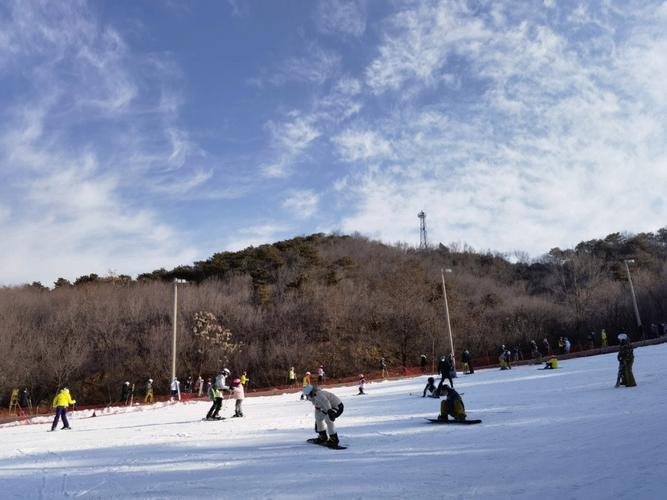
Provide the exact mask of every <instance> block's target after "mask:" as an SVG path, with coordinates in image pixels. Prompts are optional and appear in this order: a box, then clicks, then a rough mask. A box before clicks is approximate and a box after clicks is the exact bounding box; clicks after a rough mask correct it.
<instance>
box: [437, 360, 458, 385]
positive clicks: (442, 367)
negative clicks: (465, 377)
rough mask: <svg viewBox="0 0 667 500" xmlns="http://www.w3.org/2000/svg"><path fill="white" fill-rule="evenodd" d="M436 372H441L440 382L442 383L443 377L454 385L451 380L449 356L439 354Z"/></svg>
mask: <svg viewBox="0 0 667 500" xmlns="http://www.w3.org/2000/svg"><path fill="white" fill-rule="evenodd" d="M438 373H439V374H442V378H441V379H440V383H441V384H442V383H444V381H445V379H448V380H449V383H450V384H451V385H452V387H453V386H454V382H452V365H451V362H450V360H449V356H444V355H443V356H440V361H439V362H438Z"/></svg>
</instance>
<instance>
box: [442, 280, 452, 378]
mask: <svg viewBox="0 0 667 500" xmlns="http://www.w3.org/2000/svg"><path fill="white" fill-rule="evenodd" d="M445 271H447V272H448V273H451V272H452V270H451V269H443V268H442V267H441V268H440V274H441V275H442V296H443V297H444V299H445V316H446V318H447V333H449V348H450V350H451V353H452V362H453V363H452V369H454V371H456V357H455V355H454V338H453V337H452V325H451V323H450V321H449V304H448V302H447V287H446V286H445Z"/></svg>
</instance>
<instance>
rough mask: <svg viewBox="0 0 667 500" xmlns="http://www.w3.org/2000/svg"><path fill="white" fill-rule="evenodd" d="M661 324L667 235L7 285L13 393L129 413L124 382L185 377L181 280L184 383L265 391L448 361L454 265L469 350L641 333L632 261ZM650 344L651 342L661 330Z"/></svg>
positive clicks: (298, 257) (347, 245)
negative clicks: (291, 373)
mask: <svg viewBox="0 0 667 500" xmlns="http://www.w3.org/2000/svg"><path fill="white" fill-rule="evenodd" d="M631 259H632V260H634V263H632V264H630V268H629V269H630V270H631V272H632V277H633V280H634V283H635V287H636V292H637V302H638V305H639V311H640V314H641V318H642V321H643V323H644V324H645V325H650V324H651V323H662V322H663V321H666V320H667V303H666V301H665V299H666V298H667V279H666V278H667V266H666V262H667V229H661V230H660V231H658V232H657V233H656V234H653V233H642V234H638V235H622V234H612V235H609V236H608V237H606V238H604V239H602V240H592V241H587V242H583V243H580V244H579V245H577V246H576V248H574V249H568V250H561V249H558V248H556V249H553V250H552V251H550V252H549V253H548V254H546V255H544V256H543V257H541V258H539V259H536V260H534V261H529V260H528V259H526V258H523V259H522V258H520V256H519V257H518V258H517V257H516V256H514V258H513V259H509V258H507V257H506V256H503V255H500V254H493V253H488V252H487V253H480V252H476V251H474V250H472V249H470V248H455V247H446V246H443V245H439V246H438V247H436V248H429V249H425V250H417V249H415V248H411V247H408V246H400V245H398V246H389V245H385V244H381V243H378V242H374V241H369V240H368V239H366V238H363V237H360V236H339V235H324V234H315V235H312V236H308V237H300V238H294V239H291V240H287V241H282V242H278V243H275V244H272V245H262V246H259V247H256V248H248V249H246V250H243V251H241V252H223V253H218V254H215V255H213V256H212V257H211V258H210V259H208V260H206V261H202V262H196V263H194V264H193V265H191V266H182V267H177V268H175V269H172V270H169V271H168V270H164V269H160V270H157V271H153V272H151V273H146V274H142V275H140V276H138V277H137V279H136V280H135V279H132V278H131V277H129V276H107V277H99V276H97V275H94V274H91V275H88V276H82V277H80V278H78V279H77V280H75V281H74V282H73V283H71V282H69V281H67V280H65V279H63V278H60V279H58V280H57V281H56V283H55V284H54V288H53V289H48V288H46V287H44V286H42V285H41V284H40V283H33V284H32V285H27V286H23V287H11V288H3V289H1V290H0V352H2V353H3V356H2V362H1V363H0V394H1V395H2V398H3V401H4V402H6V401H5V400H6V398H7V396H8V394H9V390H10V388H12V387H24V386H25V387H28V388H29V389H30V390H31V392H32V394H33V400H41V399H45V398H48V397H50V395H52V394H53V392H54V391H55V389H56V388H57V387H59V386H62V385H63V384H68V385H69V386H70V387H71V388H72V390H73V391H75V393H76V395H77V398H78V399H79V400H80V401H89V402H91V403H92V402H113V401H116V400H117V399H118V398H119V396H120V394H119V392H120V386H121V384H122V382H123V381H125V380H130V381H132V382H136V383H143V382H144V381H145V380H146V379H148V378H149V377H151V378H153V379H155V382H156V383H155V386H156V390H157V391H158V392H159V391H165V392H166V390H167V387H168V376H169V373H170V367H171V341H172V314H173V313H172V308H173V285H172V283H171V282H172V281H173V280H174V279H175V278H179V279H185V280H188V282H189V284H185V285H179V302H178V306H179V309H178V310H179V315H178V332H179V334H178V359H177V366H178V370H177V371H178V376H179V377H180V378H181V379H184V378H185V377H187V376H188V375H192V376H194V377H195V378H196V376H197V375H198V374H200V373H201V374H202V375H204V376H206V375H211V374H213V373H215V372H216V371H218V370H220V369H221V368H222V366H223V365H227V366H229V367H230V368H231V369H232V370H234V371H235V372H236V373H239V372H240V371H241V370H247V371H248V374H249V376H250V377H251V379H252V383H253V384H254V385H255V386H268V385H271V384H277V383H283V382H284V381H285V378H286V375H287V369H288V368H289V366H292V365H294V366H296V367H297V370H298V371H299V372H300V373H302V372H303V371H305V370H307V369H310V370H311V371H312V370H314V369H315V368H316V367H317V366H319V364H324V365H325V368H326V369H327V372H328V374H329V375H330V376H348V375H352V374H355V373H358V372H366V371H368V370H373V369H376V368H377V364H378V360H379V359H380V357H382V356H384V357H385V358H387V359H388V360H389V361H390V363H392V364H393V365H394V366H411V365H415V364H416V363H417V362H418V358H419V355H420V354H421V353H425V354H427V355H428V356H429V358H431V357H432V356H433V355H434V354H440V353H444V352H447V351H448V350H449V349H448V345H449V341H448V339H447V336H446V332H447V326H446V318H445V314H444V301H443V293H442V282H441V273H440V270H441V269H442V268H445V269H451V272H448V273H447V274H446V280H447V297H448V302H449V310H450V317H451V326H452V331H453V335H454V343H455V348H456V350H457V354H460V351H462V350H463V349H464V348H467V349H469V350H470V351H471V353H472V355H473V357H481V356H486V355H489V356H492V357H495V352H496V349H497V346H498V345H500V344H501V343H505V344H507V343H510V344H519V345H520V346H522V347H523V348H524V350H525V351H526V352H527V349H528V347H527V344H528V342H529V341H530V340H531V339H535V340H538V339H541V338H543V337H547V338H549V339H550V340H551V341H554V340H555V339H556V338H558V337H560V336H568V337H569V338H570V340H572V341H573V343H574V345H575V346H576V344H577V343H584V341H585V338H586V337H587V335H588V334H589V332H590V331H596V332H599V331H600V330H601V329H602V328H606V329H607V331H608V332H609V333H610V334H613V333H616V332H617V331H620V330H624V331H627V332H630V333H631V334H632V335H633V336H634V337H635V338H636V337H638V336H640V335H641V334H642V333H641V332H640V331H638V330H637V328H636V322H635V316H634V310H633V306H632V299H631V295H630V292H629V288H628V281H627V272H626V267H625V266H626V264H625V262H624V261H627V260H631ZM647 333H648V331H647Z"/></svg>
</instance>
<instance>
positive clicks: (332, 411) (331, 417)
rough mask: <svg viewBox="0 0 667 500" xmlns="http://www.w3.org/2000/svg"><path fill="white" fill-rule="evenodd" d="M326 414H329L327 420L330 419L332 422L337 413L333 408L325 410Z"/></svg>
mask: <svg viewBox="0 0 667 500" xmlns="http://www.w3.org/2000/svg"><path fill="white" fill-rule="evenodd" d="M327 415H329V420H331V421H332V422H333V421H334V420H336V417H337V416H338V415H337V414H336V410H334V409H331V410H329V411H328V412H327Z"/></svg>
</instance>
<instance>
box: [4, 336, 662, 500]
mask: <svg viewBox="0 0 667 500" xmlns="http://www.w3.org/2000/svg"><path fill="white" fill-rule="evenodd" d="M635 354H636V361H635V375H636V377H637V382H638V384H639V385H638V386H637V387H635V388H624V387H622V388H618V389H615V388H614V387H613V386H614V382H615V379H616V370H617V363H616V359H615V356H614V355H606V356H596V357H592V358H583V359H575V360H570V361H564V362H562V363H561V366H562V369H559V370H556V371H538V370H536V368H535V367H533V366H531V367H518V368H515V369H513V370H511V371H502V372H501V371H499V370H485V371H479V372H477V373H476V374H474V375H471V376H460V377H459V378H458V379H455V386H456V388H457V389H458V390H459V391H462V392H464V393H465V394H464V396H463V399H464V400H465V403H466V410H467V412H468V416H469V418H481V419H482V420H483V423H482V424H480V425H473V426H437V425H432V424H429V423H427V422H426V421H425V417H433V416H435V415H436V414H437V413H438V401H436V400H434V399H430V398H424V399H422V398H421V390H422V388H423V386H424V384H425V379H426V377H419V378H413V379H405V380H401V381H387V382H380V383H373V384H368V385H367V392H368V395H367V396H355V395H354V394H356V392H357V390H356V387H347V388H336V389H334V392H335V393H336V394H338V395H339V396H340V397H341V398H342V399H343V402H344V403H345V412H344V414H343V416H341V417H340V419H339V420H337V421H336V423H337V424H338V428H339V435H340V437H341V442H342V443H343V444H347V445H349V448H348V449H347V450H344V451H335V450H329V449H326V448H323V447H319V446H314V445H310V444H307V443H305V440H306V439H307V438H309V437H313V435H314V434H313V422H314V420H313V410H312V405H311V404H310V403H308V402H305V401H300V400H299V398H298V395H294V394H284V395H281V396H271V397H258V398H249V399H246V400H245V402H244V412H245V415H246V417H245V418H242V419H227V420H225V421H222V422H205V421H202V420H201V418H202V417H203V416H204V415H205V413H206V411H207V409H208V406H209V405H208V404H206V403H194V404H177V405H173V406H159V407H158V406H156V407H151V408H148V409H142V410H143V411H131V412H126V413H121V414H116V415H106V416H101V417H97V418H77V416H76V414H75V415H74V416H73V418H71V425H72V427H73V430H72V431H58V432H53V433H48V432H46V431H47V430H48V429H49V428H50V425H48V424H42V425H22V426H15V427H4V428H0V497H2V498H64V497H68V498H72V497H73V498H207V499H209V498H229V499H246V498H262V499H264V498H318V499H321V500H326V499H330V498H364V499H366V498H383V499H386V498H406V499H407V498H410V499H412V498H420V497H422V498H429V499H432V498H462V499H467V498H485V499H486V498H526V499H528V498H530V499H533V498H539V499H549V498H558V499H568V498H586V499H597V498H600V499H602V498H604V499H608V498H628V499H648V498H650V499H653V498H655V499H658V498H667V423H666V422H667V378H666V377H665V376H664V373H663V372H664V366H665V360H666V359H667V345H660V346H654V347H644V348H640V349H636V351H635ZM74 396H75V397H76V394H75V395H74ZM232 406H233V405H232V404H229V403H228V404H227V406H226V409H225V410H224V411H223V414H224V415H226V416H229V415H230V414H231V412H232V411H233V410H232Z"/></svg>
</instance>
